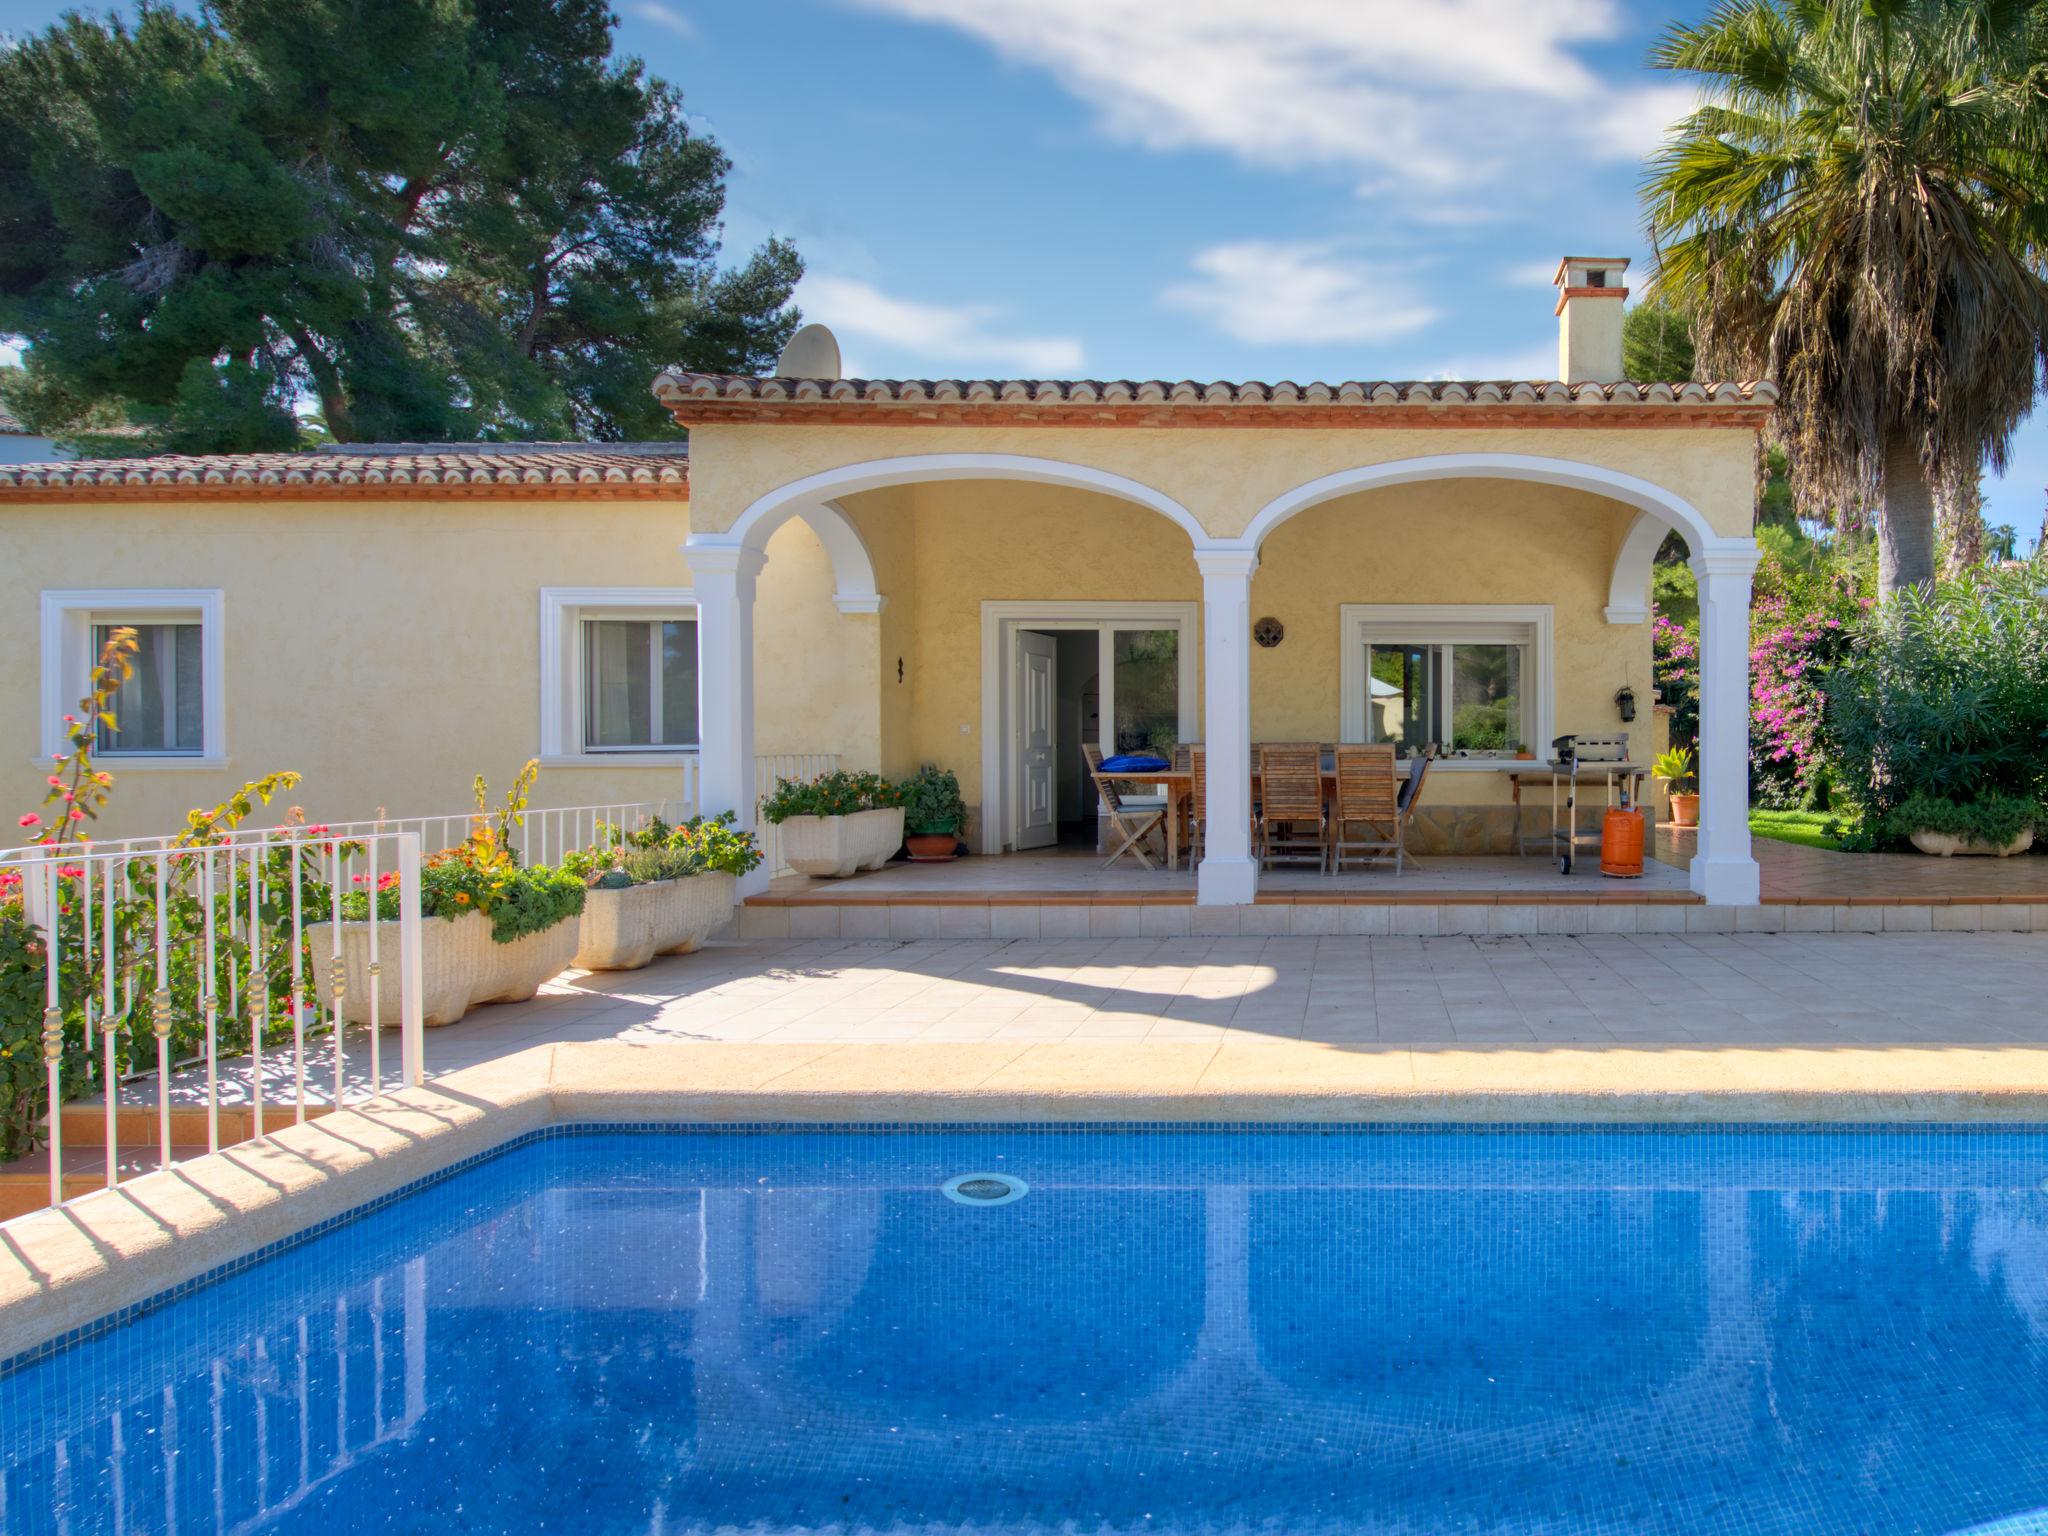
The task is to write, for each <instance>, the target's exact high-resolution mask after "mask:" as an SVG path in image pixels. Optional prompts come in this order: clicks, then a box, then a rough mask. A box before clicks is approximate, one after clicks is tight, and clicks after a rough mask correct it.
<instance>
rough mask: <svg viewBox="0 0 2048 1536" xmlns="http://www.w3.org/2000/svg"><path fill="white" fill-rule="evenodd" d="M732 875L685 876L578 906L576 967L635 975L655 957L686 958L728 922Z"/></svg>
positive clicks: (598, 891)
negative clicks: (625, 972)
mask: <svg viewBox="0 0 2048 1536" xmlns="http://www.w3.org/2000/svg"><path fill="white" fill-rule="evenodd" d="M734 883H735V882H734V880H733V877H732V876H731V875H719V874H703V875H689V876H686V877H684V878H683V879H680V880H654V881H650V882H648V883H647V884H646V885H628V886H623V887H621V888H620V889H618V890H613V891H608V890H605V889H604V888H603V887H601V886H598V887H593V888H592V889H591V890H590V891H589V892H587V893H586V894H585V897H584V901H583V917H582V932H581V935H580V936H579V938H578V939H577V941H576V960H575V964H576V966H577V967H578V969H580V970H585V971H637V970H638V969H640V967H641V966H643V965H645V964H647V962H648V961H650V960H652V959H653V958H654V957H655V956H656V955H687V954H689V953H690V951H691V950H693V949H696V948H697V947H698V946H699V945H700V944H702V943H703V942H704V941H705V940H706V939H708V938H709V937H711V935H712V934H714V933H716V932H717V931H718V930H719V929H720V928H723V927H724V926H725V925H726V924H727V923H729V922H731V921H732V908H733V886H734Z"/></svg>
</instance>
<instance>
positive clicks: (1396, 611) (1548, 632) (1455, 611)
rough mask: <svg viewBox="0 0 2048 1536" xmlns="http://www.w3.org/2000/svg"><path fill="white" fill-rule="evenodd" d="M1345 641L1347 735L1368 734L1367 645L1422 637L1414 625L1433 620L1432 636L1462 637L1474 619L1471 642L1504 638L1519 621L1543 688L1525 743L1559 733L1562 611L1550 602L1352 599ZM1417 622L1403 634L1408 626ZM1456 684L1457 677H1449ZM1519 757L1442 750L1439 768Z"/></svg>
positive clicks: (1537, 748) (1480, 766)
mask: <svg viewBox="0 0 2048 1536" xmlns="http://www.w3.org/2000/svg"><path fill="white" fill-rule="evenodd" d="M1337 612H1338V624H1339V630H1338V633H1339V636H1340V639H1339V644H1338V663H1337V685H1338V687H1339V688H1340V689H1341V690H1342V699H1343V703H1342V710H1341V713H1340V720H1339V729H1340V732H1341V735H1340V738H1339V739H1340V740H1343V741H1347V742H1362V741H1364V740H1365V724H1366V720H1365V680H1366V675H1367V674H1366V664H1365V656H1366V647H1367V646H1369V645H1372V644H1374V643H1376V642H1377V643H1381V644H1385V643H1389V642H1393V641H1399V640H1412V639H1414V638H1415V636H1414V632H1413V628H1412V626H1415V625H1423V624H1426V625H1428V626H1430V628H1431V630H1432V631H1433V633H1432V634H1431V635H1430V636H1429V638H1430V639H1431V640H1433V641H1437V640H1441V641H1447V642H1448V643H1450V644H1452V645H1455V644H1457V643H1458V626H1460V625H1465V626H1469V629H1470V633H1471V638H1470V639H1469V640H1468V641H1467V643H1468V644H1487V645H1498V644H1500V643H1502V642H1501V639H1500V635H1499V629H1500V627H1501V626H1503V625H1519V626H1523V627H1526V628H1527V629H1528V631H1529V636H1530V638H1529V650H1530V656H1529V677H1530V680H1531V681H1532V682H1533V685H1534V689H1535V695H1534V697H1533V698H1532V699H1530V700H1529V705H1528V708H1529V722H1530V725H1529V732H1530V734H1529V739H1528V740H1526V741H1524V742H1523V743H1522V745H1523V746H1525V747H1527V748H1528V749H1529V750H1530V751H1532V752H1535V753H1537V754H1538V755H1539V756H1540V755H1541V754H1542V752H1543V749H1544V748H1546V747H1547V746H1548V745H1549V744H1550V741H1551V739H1552V738H1553V737H1554V736H1556V734H1557V728H1556V707H1557V706H1556V700H1557V687H1556V672H1555V660H1554V658H1555V656H1556V653H1557V643H1556V617H1555V613H1554V610H1553V609H1552V607H1551V605H1550V604H1548V603H1520V604H1516V603H1345V604H1343V605H1342V606H1341V607H1340V608H1339V609H1338V610H1337ZM1404 625H1406V626H1411V628H1410V630H1409V633H1407V634H1405V635H1404V634H1402V633H1401V630H1402V627H1403V626H1404ZM1445 686H1446V687H1448V686H1449V680H1448V679H1446V680H1445ZM1510 761H1512V759H1507V758H1499V757H1441V758H1438V759H1437V760H1436V763H1435V765H1434V766H1435V767H1436V768H1447V769H1451V770H1454V771H1458V770H1462V771H1464V772H1468V773H1486V772H1498V771H1499V770H1500V768H1501V766H1502V764H1503V763H1505V762H1510Z"/></svg>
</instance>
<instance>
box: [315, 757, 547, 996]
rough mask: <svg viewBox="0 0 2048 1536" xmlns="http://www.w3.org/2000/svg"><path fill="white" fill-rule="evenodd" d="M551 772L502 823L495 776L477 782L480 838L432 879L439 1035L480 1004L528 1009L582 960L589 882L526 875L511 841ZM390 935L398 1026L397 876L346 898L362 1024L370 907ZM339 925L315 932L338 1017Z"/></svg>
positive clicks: (430, 865)
mask: <svg viewBox="0 0 2048 1536" xmlns="http://www.w3.org/2000/svg"><path fill="white" fill-rule="evenodd" d="M539 771H540V764H539V763H538V762H529V763H528V764H527V765H526V767H525V768H524V769H523V770H522V771H521V773H520V775H519V779H518V781H517V782H516V783H515V784H514V785H513V787H512V790H511V792H510V793H509V794H507V795H506V797H505V808H504V810H502V811H500V812H498V813H497V814H496V815H495V816H493V815H491V814H490V813H489V812H488V811H486V809H485V795H486V791H485V788H484V781H483V776H482V775H481V774H479V775H478V776H477V779H476V803H477V814H476V817H475V819H474V820H473V821H472V822H471V823H470V833H469V838H468V840H467V841H466V842H463V843H461V844H458V845H457V846H456V847H453V848H445V849H443V850H442V851H441V852H439V853H437V854H435V855H434V856H433V857H432V858H431V859H428V860H427V861H426V863H425V864H424V865H423V866H422V867H421V869H420V915H421V917H423V918H425V919H426V921H425V922H424V923H423V924H422V925H421V931H420V962H421V963H420V976H421V988H420V995H421V1002H422V1005H423V1010H424V1012H425V1015H426V1022H427V1023H429V1024H452V1023H454V1022H455V1021H456V1020H457V1019H459V1018H461V1017H462V1016H463V1015H464V1014H465V1013H467V1012H468V1011H469V1010H470V1009H471V1008H472V1007H474V1006H475V1005H476V1004H478V1003H500V1002H520V1001H523V1000H524V999H526V998H529V997H532V996H533V995H534V993H536V992H538V991H539V990H540V988H541V983H543V982H545V981H547V980H549V979H550V978H552V977H555V976H559V975H560V974H561V973H562V972H563V971H565V970H567V969H568V968H569V962H570V961H571V960H572V959H573V958H574V957H575V954H576V941H577V925H576V923H575V922H574V921H573V919H574V918H576V917H577V916H578V915H579V914H580V913H581V912H582V911H583V902H584V889H583V881H582V880H581V879H579V878H578V877H577V876H576V875H575V874H574V873H572V872H570V871H569V870H566V869H550V868H547V867H545V866H535V867H530V868H529V867H526V866H523V865H521V864H520V862H519V860H518V857H517V855H516V854H514V852H513V851H512V849H513V844H512V841H511V834H512V831H513V829H514V828H515V827H517V826H519V825H521V823H522V822H523V820H524V816H523V812H524V810H525V808H526V797H527V794H528V792H529V791H530V790H531V789H532V787H533V780H534V777H535V775H536V774H538V773H539ZM373 901H374V902H375V903H376V904H377V906H376V911H377V918H378V921H379V923H380V924H383V925H386V931H385V934H384V936H383V937H384V942H385V944H386V946H387V949H386V956H388V958H386V956H380V957H379V958H380V962H381V963H380V964H379V966H378V968H377V973H376V976H375V978H374V979H375V985H376V989H377V999H378V1009H379V1016H380V1018H381V1019H382V1020H383V1021H385V1022H389V1023H396V1022H397V1021H398V1017H399V1013H398V1008H399V986H398V982H399V977H398V971H399V967H398V964H397V958H398V956H397V950H396V947H395V941H396V939H397V928H396V923H397V920H398V915H399V914H398V879H397V876H396V875H387V876H385V877H384V878H383V879H381V880H379V881H378V889H377V890H375V891H351V892H348V893H346V894H345V895H344V896H343V897H342V898H341V915H342V923H341V935H340V947H341V959H342V975H343V978H344V986H345V996H344V997H343V1000H342V1013H343V1016H344V1017H345V1018H346V1019H347V1020H348V1022H349V1023H351V1024H367V1023H369V1021H370V988H371V984H372V975H371V971H370V921H369V919H370V903H371V902H373ZM333 927H334V925H333V924H332V923H316V924H313V925H312V926H310V927H308V928H307V930H306V942H307V946H308V947H309V948H310V949H311V951H312V954H313V962H314V963H313V982H314V987H315V989H316V991H317V992H318V995H319V998H320V1004H321V1006H322V1007H323V1008H327V1009H331V1008H332V1007H333V1006H334V997H333V992H334V984H333V975H332V971H333V967H332V966H331V965H330V964H329V963H328V956H330V955H332V954H333V953H334V947H335V936H334V932H333Z"/></svg>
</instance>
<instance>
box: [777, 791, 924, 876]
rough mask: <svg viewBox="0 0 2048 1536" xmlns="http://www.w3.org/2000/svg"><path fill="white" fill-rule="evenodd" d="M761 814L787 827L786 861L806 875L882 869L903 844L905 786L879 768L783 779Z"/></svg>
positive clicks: (842, 873) (784, 855)
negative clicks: (900, 785) (859, 771)
mask: <svg viewBox="0 0 2048 1536" xmlns="http://www.w3.org/2000/svg"><path fill="white" fill-rule="evenodd" d="M761 815H762V817H763V819H764V820H766V821H769V822H771V823H773V824H774V825H775V826H778V827H780V828H781V829H782V858H783V862H784V863H786V864H787V865H789V867H790V868H791V869H793V870H795V871H796V872H797V873H798V874H800V875H813V876H817V877H819V878H825V879H831V878H838V877H843V876H846V875H851V874H855V873H857V872H858V871H860V870H863V869H880V868H881V867H882V866H883V865H884V864H886V863H888V862H889V860H891V859H892V858H894V857H895V856H896V850H897V849H898V848H901V847H902V846H903V792H902V791H901V790H900V789H899V788H897V787H896V786H895V785H893V784H891V783H890V782H889V781H888V780H887V779H885V778H883V777H882V776H881V775H880V774H878V773H848V772H845V771H844V770H841V771H837V772H833V773H823V774H820V775H818V777H817V778H815V779H811V780H809V781H807V782H806V781H799V780H796V779H779V780H777V781H776V784H775V788H774V790H773V791H772V792H770V793H769V795H768V796H767V798H766V799H764V800H763V801H762V802H761Z"/></svg>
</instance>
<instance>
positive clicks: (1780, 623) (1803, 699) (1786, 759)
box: [1749, 595, 1850, 808]
mask: <svg viewBox="0 0 2048 1536" xmlns="http://www.w3.org/2000/svg"><path fill="white" fill-rule="evenodd" d="M1749 636H1750V645H1749V698H1750V709H1749V765H1750V793H1751V795H1752V797H1753V798H1754V799H1755V800H1756V802H1757V803H1758V804H1760V805H1767V806H1782V807H1796V806H1802V805H1808V804H1813V805H1816V806H1817V807H1819V808H1824V807H1825V800H1826V793H1827V790H1826V782H1827V775H1826V768H1825V751H1824V746H1823V742H1822V736H1821V727H1822V724H1823V721H1824V719H1825V716H1826V711H1827V693H1826V683H1827V676H1828V672H1829V671H1830V669H1832V668H1833V666H1834V664H1835V663H1836V661H1838V660H1839V659H1840V658H1841V656H1842V653H1843V652H1844V651H1845V650H1846V649H1847V648H1848V645H1849V637H1850V630H1849V627H1848V626H1847V625H1846V624H1844V623H1843V621H1842V620H1841V619H1840V618H1839V617H1837V616H1836V615H1834V614H1831V613H1826V612H1822V611H1818V610H1809V611H1807V612H1805V613H1794V612H1792V611H1791V605H1790V604H1789V603H1788V602H1787V601H1786V599H1785V598H1783V597H1779V596H1776V595H1770V596H1764V597H1759V598H1758V599H1757V600H1756V602H1755V604H1754V605H1753V606H1752V608H1751V610H1750V624H1749Z"/></svg>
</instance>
